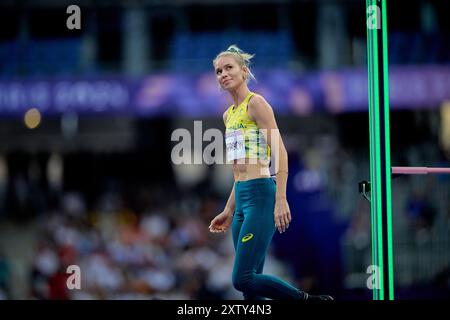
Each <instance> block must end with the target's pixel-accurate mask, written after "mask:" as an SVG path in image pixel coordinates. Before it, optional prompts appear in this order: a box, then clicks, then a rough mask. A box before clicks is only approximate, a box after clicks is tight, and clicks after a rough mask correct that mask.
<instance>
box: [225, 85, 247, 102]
mask: <svg viewBox="0 0 450 320" xmlns="http://www.w3.org/2000/svg"><path fill="white" fill-rule="evenodd" d="M229 93H230V95H231V99H233V102H234V107H237V106H238V105H240V104H241V103H242V101H244V99H245V98H246V97H247V95H248V94H249V93H250V90H249V89H248V87H247V85H246V84H243V85H241V86H239V87H238V88H236V89H235V90H232V91H229Z"/></svg>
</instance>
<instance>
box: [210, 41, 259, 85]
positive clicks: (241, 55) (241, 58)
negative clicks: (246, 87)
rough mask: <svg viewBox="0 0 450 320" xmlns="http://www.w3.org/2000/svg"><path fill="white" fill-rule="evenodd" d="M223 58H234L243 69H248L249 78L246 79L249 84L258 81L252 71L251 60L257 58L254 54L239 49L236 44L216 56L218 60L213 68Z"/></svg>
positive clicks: (214, 61) (214, 62) (215, 60)
mask: <svg viewBox="0 0 450 320" xmlns="http://www.w3.org/2000/svg"><path fill="white" fill-rule="evenodd" d="M223 56H233V57H234V59H235V60H236V62H237V63H238V64H239V66H240V67H241V68H242V67H246V68H247V70H248V77H247V78H246V79H245V81H246V82H247V83H248V82H249V81H250V79H253V80H255V81H256V78H255V76H254V75H253V73H252V71H251V70H250V60H251V59H252V58H253V57H254V56H255V55H254V54H250V53H247V52H244V51H242V50H241V49H239V48H238V47H237V46H236V45H235V44H233V45H231V46H229V47H228V49H227V50H225V51H222V52H221V53H219V54H218V55H217V56H216V58H215V59H214V60H213V66H215V65H216V62H217V60H218V59H219V58H220V57H223Z"/></svg>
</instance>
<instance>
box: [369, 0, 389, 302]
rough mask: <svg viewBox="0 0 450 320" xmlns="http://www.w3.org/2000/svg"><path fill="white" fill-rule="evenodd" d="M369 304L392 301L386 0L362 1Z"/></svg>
mask: <svg viewBox="0 0 450 320" xmlns="http://www.w3.org/2000/svg"><path fill="white" fill-rule="evenodd" d="M366 14H367V67H368V98H369V130H370V179H371V181H372V186H371V188H370V191H371V195H370V197H371V199H372V201H370V212H371V229H372V265H373V266H375V268H373V269H372V270H373V278H374V279H376V283H375V285H374V286H373V288H372V290H373V300H394V266H393V263H394V262H393V253H392V205H391V154H390V134H389V82H388V81H389V80H388V47H387V21H386V20H387V17H386V16H387V15H386V0H366Z"/></svg>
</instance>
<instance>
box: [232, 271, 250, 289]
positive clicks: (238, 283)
mask: <svg viewBox="0 0 450 320" xmlns="http://www.w3.org/2000/svg"><path fill="white" fill-rule="evenodd" d="M253 276H254V275H253V274H236V273H234V274H233V279H232V280H233V287H234V288H235V289H236V290H238V291H241V292H248V291H251V285H252V280H253Z"/></svg>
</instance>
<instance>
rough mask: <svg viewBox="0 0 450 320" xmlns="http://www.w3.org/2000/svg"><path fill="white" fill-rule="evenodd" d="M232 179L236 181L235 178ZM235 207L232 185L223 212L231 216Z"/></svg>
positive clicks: (225, 114)
mask: <svg viewBox="0 0 450 320" xmlns="http://www.w3.org/2000/svg"><path fill="white" fill-rule="evenodd" d="M227 112H228V109H227V110H226V111H225V112H224V113H223V123H224V124H225V128H226V126H227ZM234 178H235V180H236V176H235V177H234ZM235 207H236V202H235V198H234V184H233V189H231V193H230V196H229V197H228V201H227V204H226V205H225V209H224V210H223V211H224V212H226V213H228V214H229V215H233V214H234V209H235Z"/></svg>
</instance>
